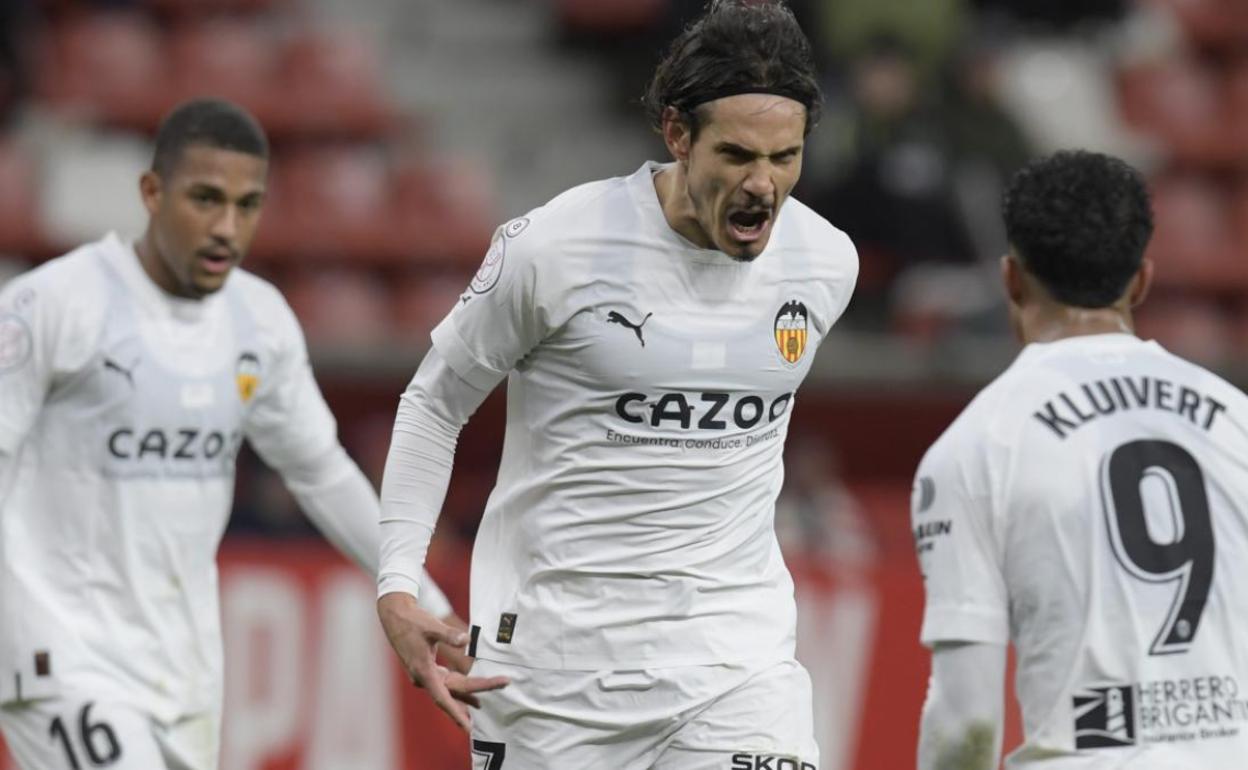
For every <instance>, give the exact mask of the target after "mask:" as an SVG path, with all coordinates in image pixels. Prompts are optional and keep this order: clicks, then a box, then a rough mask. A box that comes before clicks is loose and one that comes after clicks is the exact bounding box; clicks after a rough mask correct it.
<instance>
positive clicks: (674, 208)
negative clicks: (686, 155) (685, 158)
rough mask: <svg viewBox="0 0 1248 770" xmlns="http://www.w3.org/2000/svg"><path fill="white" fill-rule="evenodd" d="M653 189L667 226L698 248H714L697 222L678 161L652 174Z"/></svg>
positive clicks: (687, 184) (687, 183) (683, 172)
mask: <svg viewBox="0 0 1248 770" xmlns="http://www.w3.org/2000/svg"><path fill="white" fill-rule="evenodd" d="M654 189H655V192H656V193H658V196H659V206H660V207H661V208H662V209H663V217H664V218H665V219H666V220H667V224H668V226H669V227H671V228H672V229H673V230H675V231H676V232H677V233H679V234H680V235H681V236H682V237H684V238H685V240H687V241H690V242H692V243H693V244H695V245H696V246H698V247H700V248H703V249H713V248H715V244H714V243H713V242H712V241H711V238H710V236H708V235H707V234H706V231H705V230H703V229H702V225H701V224H699V222H698V215H697V212H696V211H695V210H694V207H693V200H692V199H691V198H690V197H689V182H688V179H686V177H685V171H684V169H683V168H682V167H681V165H680V164H679V163H673V164H672V165H671V166H668V167H667V168H665V169H663V170H662V171H660V172H659V173H657V174H655V175H654Z"/></svg>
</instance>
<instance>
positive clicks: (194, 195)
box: [190, 187, 222, 206]
mask: <svg viewBox="0 0 1248 770" xmlns="http://www.w3.org/2000/svg"><path fill="white" fill-rule="evenodd" d="M190 198H191V202H192V203H194V204H195V205H197V206H214V205H217V204H219V203H221V202H222V197H221V193H219V192H217V191H216V190H213V189H211V188H206V187H197V188H194V189H192V190H191V193H190Z"/></svg>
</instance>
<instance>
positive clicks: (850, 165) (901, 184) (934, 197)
mask: <svg viewBox="0 0 1248 770" xmlns="http://www.w3.org/2000/svg"><path fill="white" fill-rule="evenodd" d="M850 75H851V85H850V96H851V98H852V102H853V103H852V106H851V108H850V117H849V121H850V126H849V137H850V138H849V141H848V143H847V145H846V146H845V147H844V148H843V149H842V151H843V152H844V157H843V158H841V159H840V160H838V161H836V162H834V163H833V165H834V166H835V168H836V171H837V172H838V173H839V174H840V178H839V179H836V180H835V181H833V182H832V183H831V184H830V185H828V186H827V187H825V188H824V189H815V190H811V191H810V192H807V193H806V194H805V195H804V196H802V197H804V198H805V199H806V202H807V203H809V204H811V205H812V206H813V207H814V208H815V209H816V210H818V211H819V212H820V213H822V214H823V215H824V216H826V217H828V219H829V220H831V221H832V222H833V223H834V224H835V225H836V226H837V227H839V228H841V229H843V230H845V231H846V232H847V233H849V235H850V237H852V238H853V239H854V242H855V244H856V245H857V246H858V250H859V254H860V256H861V260H862V275H861V277H860V279H859V287H858V291H857V293H856V296H855V299H854V304H853V310H854V312H855V313H856V314H861V313H863V312H870V309H872V308H873V309H875V310H877V311H878V310H881V309H882V308H881V307H880V303H881V301H882V298H883V297H884V293H885V289H886V287H887V285H888V284H889V283H890V282H891V281H892V279H893V278H894V277H895V276H896V274H897V273H898V272H899V271H900V270H901V269H902V268H904V267H905V266H907V265H911V264H915V263H919V262H929V261H940V262H968V261H971V260H973V259H974V256H975V252H974V248H973V246H972V244H971V241H970V236H969V234H968V233H967V231H966V228H965V227H964V225H963V223H962V221H961V220H960V218H959V216H958V211H957V209H956V206H955V204H954V200H955V199H954V195H953V192H954V185H955V179H954V172H955V169H954V165H953V164H954V161H955V149H956V144H955V137H954V134H953V131H952V126H951V124H950V121H949V120H948V118H947V116H946V115H945V114H944V113H943V111H942V108H943V107H944V105H943V104H942V102H941V100H940V99H939V97H938V95H936V94H934V93H933V92H932V91H931V90H930V89H927V88H925V87H924V84H923V82H922V80H921V78H920V72H919V69H918V65H917V61H916V59H915V56H914V53H913V51H912V50H911V49H910V48H909V47H908V46H907V45H906V44H905V43H903V42H902V41H900V40H898V39H897V38H894V37H888V36H881V37H879V38H877V39H876V40H875V41H874V42H873V43H872V45H871V47H870V48H869V50H868V51H867V52H866V53H864V54H863V55H862V56H861V57H860V58H859V59H857V60H856V61H855V62H853V63H852V64H851V68H850ZM815 162H820V161H818V160H816V161H815Z"/></svg>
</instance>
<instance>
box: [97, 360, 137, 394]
mask: <svg viewBox="0 0 1248 770" xmlns="http://www.w3.org/2000/svg"><path fill="white" fill-rule="evenodd" d="M138 365H139V359H137V358H136V359H135V360H134V363H132V364H130V367H129V368H126V367H124V366H122V365H121V364H119V363H117V362H116V361H114V360H113V359H111V358H109V357H107V356H105V357H104V368H105V369H111V370H112V371H114V372H117V373H118V374H120V375H121V376H122V377H125V378H126V382H129V383H130V387H132V388H133V387H134V367H136V366H138Z"/></svg>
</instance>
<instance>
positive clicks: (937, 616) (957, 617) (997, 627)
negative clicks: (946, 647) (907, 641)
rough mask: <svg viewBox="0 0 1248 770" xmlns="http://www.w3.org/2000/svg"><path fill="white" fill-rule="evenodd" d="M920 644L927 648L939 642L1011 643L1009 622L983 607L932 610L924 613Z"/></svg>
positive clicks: (1003, 616)
mask: <svg viewBox="0 0 1248 770" xmlns="http://www.w3.org/2000/svg"><path fill="white" fill-rule="evenodd" d="M919 641H920V642H922V643H923V645H924V646H925V647H931V646H933V645H935V644H936V643H938V642H982V643H985V644H1009V642H1010V628H1009V619H1008V618H1007V617H1006V615H1005V614H1004V613H1002V612H999V611H997V610H991V609H987V608H982V607H968V606H960V607H958V606H944V607H941V606H937V607H929V608H928V609H927V611H926V612H925V613H923V630H922V631H921V632H920V633H919Z"/></svg>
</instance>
